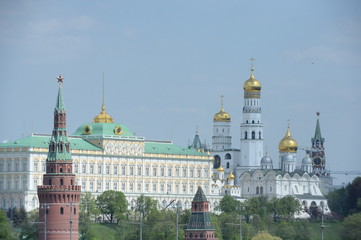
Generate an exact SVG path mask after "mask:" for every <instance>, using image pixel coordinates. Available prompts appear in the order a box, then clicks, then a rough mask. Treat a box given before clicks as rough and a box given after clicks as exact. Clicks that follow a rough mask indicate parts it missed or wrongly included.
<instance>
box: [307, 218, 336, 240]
mask: <svg viewBox="0 0 361 240" xmlns="http://www.w3.org/2000/svg"><path fill="white" fill-rule="evenodd" d="M308 225H309V227H310V229H311V232H310V235H311V240H321V222H309V223H308ZM324 225H325V228H324V231H323V233H324V235H323V239H325V240H326V239H327V240H342V238H341V237H340V232H341V230H342V224H341V222H337V221H332V222H325V223H324Z"/></svg>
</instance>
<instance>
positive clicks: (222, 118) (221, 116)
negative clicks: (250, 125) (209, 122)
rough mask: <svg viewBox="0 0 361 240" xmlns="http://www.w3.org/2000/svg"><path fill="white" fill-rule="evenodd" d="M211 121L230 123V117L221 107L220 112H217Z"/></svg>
mask: <svg viewBox="0 0 361 240" xmlns="http://www.w3.org/2000/svg"><path fill="white" fill-rule="evenodd" d="M213 120H214V121H216V122H230V121H231V115H229V114H228V113H226V112H225V111H224V109H223V107H222V108H221V111H219V112H218V113H216V114H215V115H214V118H213Z"/></svg>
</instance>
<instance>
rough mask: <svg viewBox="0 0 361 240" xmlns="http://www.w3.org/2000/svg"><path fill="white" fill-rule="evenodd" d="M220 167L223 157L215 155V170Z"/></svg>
mask: <svg viewBox="0 0 361 240" xmlns="http://www.w3.org/2000/svg"><path fill="white" fill-rule="evenodd" d="M220 166H221V157H220V156H219V155H215V156H214V163H213V168H215V169H218V168H219V167H220Z"/></svg>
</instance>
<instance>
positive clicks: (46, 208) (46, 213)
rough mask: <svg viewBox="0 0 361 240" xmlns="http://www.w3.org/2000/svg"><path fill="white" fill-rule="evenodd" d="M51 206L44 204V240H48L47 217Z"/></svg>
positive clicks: (42, 207)
mask: <svg viewBox="0 0 361 240" xmlns="http://www.w3.org/2000/svg"><path fill="white" fill-rule="evenodd" d="M49 208H50V206H49V204H47V203H43V204H42V206H41V209H43V211H44V240H46V231H47V230H46V215H48V209H49Z"/></svg>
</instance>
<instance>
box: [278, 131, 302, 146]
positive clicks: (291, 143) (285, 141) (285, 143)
mask: <svg viewBox="0 0 361 240" xmlns="http://www.w3.org/2000/svg"><path fill="white" fill-rule="evenodd" d="M297 148H298V144H297V142H296V140H294V139H293V138H292V137H291V131H290V127H288V129H287V132H286V135H285V136H284V138H282V140H281V141H280V143H279V144H278V149H279V151H280V152H297Z"/></svg>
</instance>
